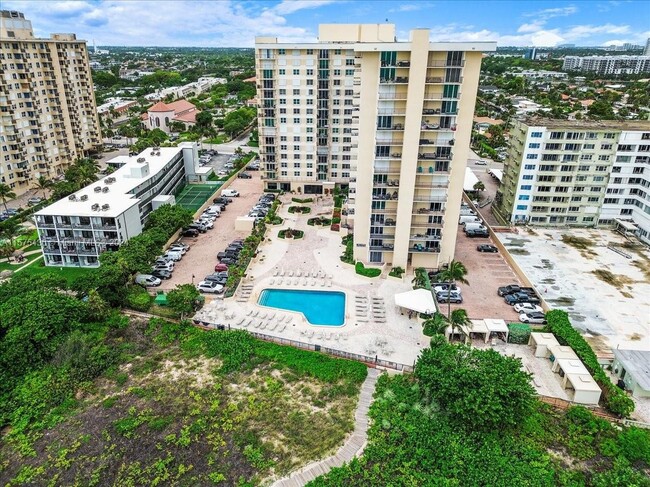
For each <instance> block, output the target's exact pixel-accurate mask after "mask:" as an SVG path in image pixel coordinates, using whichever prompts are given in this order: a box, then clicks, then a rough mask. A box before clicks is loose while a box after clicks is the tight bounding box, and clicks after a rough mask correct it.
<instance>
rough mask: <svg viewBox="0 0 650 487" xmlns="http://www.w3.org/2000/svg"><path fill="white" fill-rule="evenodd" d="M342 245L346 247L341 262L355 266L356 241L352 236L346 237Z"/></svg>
mask: <svg viewBox="0 0 650 487" xmlns="http://www.w3.org/2000/svg"><path fill="white" fill-rule="evenodd" d="M341 243H342V244H343V245H345V250H344V251H343V255H342V256H341V261H342V262H345V263H346V264H354V240H353V236H352V235H346V236H345V237H343V238H342V239H341Z"/></svg>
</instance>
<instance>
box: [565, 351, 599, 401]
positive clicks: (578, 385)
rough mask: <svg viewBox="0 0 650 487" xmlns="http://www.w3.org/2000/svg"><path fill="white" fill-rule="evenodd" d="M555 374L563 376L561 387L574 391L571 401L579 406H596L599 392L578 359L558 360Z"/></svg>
mask: <svg viewBox="0 0 650 487" xmlns="http://www.w3.org/2000/svg"><path fill="white" fill-rule="evenodd" d="M556 364H557V372H558V373H559V374H564V378H563V379H562V387H564V388H565V389H566V388H568V387H571V388H572V389H573V390H574V395H573V400H574V402H577V403H580V404H598V401H599V400H600V394H601V390H600V387H598V384H596V381H595V380H594V379H593V377H591V374H590V373H589V371H588V370H587V368H586V367H585V366H584V364H583V363H582V362H581V361H580V360H579V359H565V358H561V359H558V360H557V362H556Z"/></svg>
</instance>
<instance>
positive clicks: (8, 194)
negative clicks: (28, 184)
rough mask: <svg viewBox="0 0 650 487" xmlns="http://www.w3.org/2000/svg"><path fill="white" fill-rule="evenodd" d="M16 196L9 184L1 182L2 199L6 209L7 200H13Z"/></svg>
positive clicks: (0, 196) (0, 197)
mask: <svg viewBox="0 0 650 487" xmlns="http://www.w3.org/2000/svg"><path fill="white" fill-rule="evenodd" d="M15 197H16V193H14V192H13V191H12V190H11V188H10V187H9V185H8V184H4V183H0V199H1V200H2V204H3V205H5V211H7V200H13V199H14V198H15Z"/></svg>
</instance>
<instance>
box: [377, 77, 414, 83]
mask: <svg viewBox="0 0 650 487" xmlns="http://www.w3.org/2000/svg"><path fill="white" fill-rule="evenodd" d="M408 82H409V79H408V78H407V77H405V76H398V77H396V78H381V79H380V80H379V83H380V84H387V85H388V84H406V83H408Z"/></svg>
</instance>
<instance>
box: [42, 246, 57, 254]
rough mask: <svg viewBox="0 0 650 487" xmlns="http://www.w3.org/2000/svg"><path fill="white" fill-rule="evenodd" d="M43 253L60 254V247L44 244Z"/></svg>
mask: <svg viewBox="0 0 650 487" xmlns="http://www.w3.org/2000/svg"><path fill="white" fill-rule="evenodd" d="M42 248H43V253H45V254H60V253H61V249H60V248H59V247H50V246H47V245H44V246H43V247H42Z"/></svg>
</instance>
